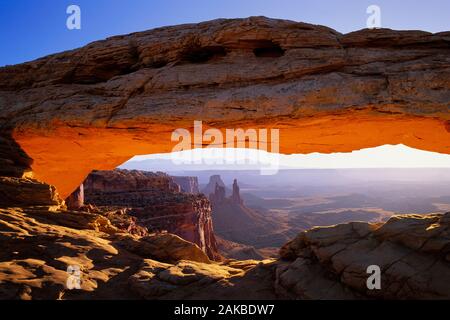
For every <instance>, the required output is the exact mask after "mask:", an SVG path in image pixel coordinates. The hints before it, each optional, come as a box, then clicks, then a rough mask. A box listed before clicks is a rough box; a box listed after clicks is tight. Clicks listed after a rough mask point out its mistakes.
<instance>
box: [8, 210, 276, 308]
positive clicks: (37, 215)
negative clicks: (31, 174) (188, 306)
mask: <svg viewBox="0 0 450 320" xmlns="http://www.w3.org/2000/svg"><path fill="white" fill-rule="evenodd" d="M0 242H1V243H2V247H3V248H7V250H1V251H0V299H25V300H29V299H164V298H167V299H168V298H174V297H178V298H181V297H182V298H191V299H194V298H206V299H219V298H225V299H227V298H228V299H233V298H241V299H246V298H247V299H248V298H267V299H271V298H275V295H274V292H273V277H272V276H273V274H274V266H273V264H272V262H271V261H266V262H263V263H262V264H259V262H258V261H240V262H237V261H229V262H226V263H220V264H219V263H215V262H211V261H210V260H209V259H208V257H207V256H206V254H205V253H204V252H203V251H202V250H201V249H200V248H199V247H198V246H197V245H195V244H193V243H190V242H187V241H184V240H182V239H181V238H179V237H177V236H175V235H172V234H150V235H148V236H145V237H138V236H133V235H130V234H128V233H124V232H122V231H120V229H119V228H117V227H115V226H114V225H113V224H112V223H111V222H110V221H109V220H108V219H106V218H105V217H104V216H101V215H98V214H91V213H85V212H84V213H83V212H79V211H77V212H71V211H55V212H50V211H48V208H47V209H46V208H44V207H35V208H33V207H29V208H26V209H17V208H16V209H11V208H10V209H0ZM68 267H71V268H74V267H78V268H79V270H80V276H81V289H79V290H75V289H74V290H69V288H68V287H67V280H68V277H69V273H68V272H67V270H68ZM252 290H253V293H251V294H249V292H250V291H252Z"/></svg>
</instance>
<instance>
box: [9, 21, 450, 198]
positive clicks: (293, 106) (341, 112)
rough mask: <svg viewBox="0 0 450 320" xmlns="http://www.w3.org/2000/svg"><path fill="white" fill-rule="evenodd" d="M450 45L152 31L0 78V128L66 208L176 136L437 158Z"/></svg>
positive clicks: (384, 33) (276, 32)
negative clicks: (251, 137)
mask: <svg viewBox="0 0 450 320" xmlns="http://www.w3.org/2000/svg"><path fill="white" fill-rule="evenodd" d="M449 39H450V35H449V33H448V32H442V33H438V34H430V33H427V32H421V31H393V30H388V29H378V30H361V31H357V32H352V33H349V34H345V35H343V34H340V33H338V32H336V31H334V30H332V29H329V28H326V27H323V26H316V25H310V24H305V23H299V22H293V21H287V20H276V19H268V18H264V17H251V18H246V19H231V20H224V19H219V20H214V21H209V22H204V23H200V24H190V25H182V26H175V27H164V28H158V29H155V30H150V31H145V32H138V33H134V34H131V35H126V36H117V37H112V38H109V39H107V40H104V41H97V42H94V43H92V44H89V45H87V46H86V47H83V48H80V49H78V50H72V51H67V52H63V53H59V54H55V55H51V56H48V57H44V58H41V59H38V60H36V61H33V62H29V63H25V64H21V65H17V66H9V67H4V68H1V69H0V111H1V114H2V118H1V120H0V122H1V125H2V127H3V128H5V129H8V130H9V131H10V132H12V135H13V137H14V139H15V140H16V141H17V142H18V143H19V145H20V146H21V147H22V149H23V150H24V151H25V152H26V153H27V154H28V156H29V157H30V158H32V159H33V160H34V163H33V165H32V166H33V171H34V174H35V176H36V178H38V179H40V180H42V181H45V182H46V183H49V184H52V185H55V186H56V188H57V189H58V191H59V192H60V194H61V196H62V197H63V198H64V199H65V198H66V197H67V196H68V195H69V194H70V193H72V192H73V191H74V190H75V189H76V188H77V187H78V186H79V185H80V183H81V182H82V180H83V179H84V178H85V177H86V176H87V175H88V174H89V172H91V171H92V170H93V169H100V170H111V169H113V168H115V167H117V166H118V165H120V164H121V163H123V162H124V161H126V160H128V159H130V158H131V157H133V156H134V155H136V154H150V153H163V152H171V150H172V149H173V147H174V146H175V144H176V142H173V141H172V140H171V134H172V132H173V131H174V130H175V129H178V128H185V129H187V130H190V131H192V130H193V129H192V127H193V121H194V120H202V121H203V125H204V128H205V129H207V128H208V127H211V126H212V127H215V128H218V129H219V130H221V131H223V132H224V131H225V129H226V128H237V127H239V128H244V129H246V128H253V129H261V128H266V129H270V128H279V129H280V152H282V153H309V152H324V153H329V152H349V151H353V150H357V149H361V148H368V147H375V146H379V145H383V144H400V143H402V144H405V145H408V146H410V147H414V148H418V149H424V150H430V151H437V152H441V153H450V149H449V148H450V147H449V145H448V143H447V142H446V141H449V139H450V132H449V128H450V125H449V120H450V113H449V109H448V101H449V100H450V84H449V81H448V79H449V78H450V66H449V65H450V54H449V51H450V48H449Z"/></svg>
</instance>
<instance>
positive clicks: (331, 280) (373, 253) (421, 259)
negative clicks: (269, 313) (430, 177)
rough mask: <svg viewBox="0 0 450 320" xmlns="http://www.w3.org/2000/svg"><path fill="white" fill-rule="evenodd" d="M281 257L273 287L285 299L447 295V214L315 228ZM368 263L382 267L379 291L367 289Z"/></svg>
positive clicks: (449, 220) (449, 232)
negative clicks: (281, 262)
mask: <svg viewBox="0 0 450 320" xmlns="http://www.w3.org/2000/svg"><path fill="white" fill-rule="evenodd" d="M280 255H281V257H282V258H283V259H284V260H285V262H284V263H283V264H282V265H280V266H279V267H278V268H277V271H276V273H277V280H276V289H277V293H278V294H280V295H282V296H284V297H289V298H296V299H357V298H383V299H450V285H449V283H450V213H447V214H445V215H441V214H430V215H424V216H422V215H401V216H393V217H392V218H391V219H389V221H388V222H386V223H385V224H368V223H362V222H352V223H348V224H342V225H337V226H334V227H320V228H314V229H311V230H308V231H305V232H303V233H301V234H300V235H299V236H298V237H297V238H295V239H294V240H292V241H291V242H289V243H288V244H286V245H285V246H284V247H283V248H282V249H281V250H280ZM370 265H377V266H379V267H380V268H381V272H382V275H381V290H368V288H367V285H366V280H367V278H368V277H369V274H367V272H366V271H367V268H368V266H370Z"/></svg>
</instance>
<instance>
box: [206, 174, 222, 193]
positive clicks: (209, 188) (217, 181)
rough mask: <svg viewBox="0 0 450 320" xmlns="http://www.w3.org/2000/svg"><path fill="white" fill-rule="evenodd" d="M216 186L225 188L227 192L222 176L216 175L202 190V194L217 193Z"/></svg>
mask: <svg viewBox="0 0 450 320" xmlns="http://www.w3.org/2000/svg"><path fill="white" fill-rule="evenodd" d="M216 185H218V186H220V187H223V188H224V190H225V191H226V187H225V183H224V182H223V181H222V178H221V177H220V175H218V174H215V175H212V176H211V177H209V182H208V184H207V185H206V186H205V187H204V188H203V189H202V193H203V194H205V195H210V194H212V193H215V192H216Z"/></svg>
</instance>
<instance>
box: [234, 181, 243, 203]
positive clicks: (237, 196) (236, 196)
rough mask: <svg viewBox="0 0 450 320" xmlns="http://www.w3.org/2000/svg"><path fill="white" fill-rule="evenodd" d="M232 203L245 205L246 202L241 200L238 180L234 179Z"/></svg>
mask: <svg viewBox="0 0 450 320" xmlns="http://www.w3.org/2000/svg"><path fill="white" fill-rule="evenodd" d="M231 201H233V202H234V203H236V204H242V205H243V204H244V201H242V199H241V194H240V191H239V186H238V183H237V179H234V181H233V192H232V194H231Z"/></svg>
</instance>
